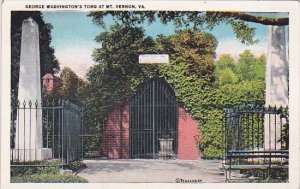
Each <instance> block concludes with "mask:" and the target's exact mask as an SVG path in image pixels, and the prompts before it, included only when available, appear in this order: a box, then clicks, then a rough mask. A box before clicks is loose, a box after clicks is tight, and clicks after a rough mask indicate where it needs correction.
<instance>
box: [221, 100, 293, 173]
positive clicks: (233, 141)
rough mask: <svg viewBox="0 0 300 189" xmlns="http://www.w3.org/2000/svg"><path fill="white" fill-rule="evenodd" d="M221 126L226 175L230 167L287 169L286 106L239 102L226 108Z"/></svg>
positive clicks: (287, 127)
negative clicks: (239, 103)
mask: <svg viewBox="0 0 300 189" xmlns="http://www.w3.org/2000/svg"><path fill="white" fill-rule="evenodd" d="M224 126H225V127H224V144H225V146H224V147H225V155H224V158H225V162H224V167H225V169H226V170H229V175H230V171H231V170H248V169H251V170H254V169H260V170H267V172H268V175H269V176H270V173H271V171H272V170H274V169H288V160H289V114H288V108H287V107H279V108H278V107H263V106H262V105H259V104H242V105H238V106H235V107H232V108H227V109H225V120H224ZM226 173H227V172H226ZM226 178H227V176H226ZM229 178H230V176H229Z"/></svg>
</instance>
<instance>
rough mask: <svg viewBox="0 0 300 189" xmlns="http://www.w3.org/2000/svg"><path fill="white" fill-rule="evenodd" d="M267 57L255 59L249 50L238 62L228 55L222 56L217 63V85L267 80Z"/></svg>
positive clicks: (240, 56)
mask: <svg viewBox="0 0 300 189" xmlns="http://www.w3.org/2000/svg"><path fill="white" fill-rule="evenodd" d="M265 66H266V57H265V55H261V56H259V57H255V56H254V54H252V53H251V52H250V51H249V50H245V51H244V52H243V53H241V54H240V55H239V59H238V60H237V61H236V60H234V58H232V57H231V56H230V55H228V54H222V55H221V56H220V58H219V59H218V60H217V61H216V69H215V77H216V80H217V82H216V84H218V85H223V84H234V83H237V82H241V81H246V80H261V81H263V80H264V79H265V72H266V67H265Z"/></svg>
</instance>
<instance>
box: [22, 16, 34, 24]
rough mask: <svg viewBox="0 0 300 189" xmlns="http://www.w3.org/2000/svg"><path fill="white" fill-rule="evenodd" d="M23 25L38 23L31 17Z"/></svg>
mask: <svg viewBox="0 0 300 189" xmlns="http://www.w3.org/2000/svg"><path fill="white" fill-rule="evenodd" d="M23 23H36V22H35V20H34V19H33V18H32V17H31V16H30V17H28V18H26V19H25V20H24V21H23Z"/></svg>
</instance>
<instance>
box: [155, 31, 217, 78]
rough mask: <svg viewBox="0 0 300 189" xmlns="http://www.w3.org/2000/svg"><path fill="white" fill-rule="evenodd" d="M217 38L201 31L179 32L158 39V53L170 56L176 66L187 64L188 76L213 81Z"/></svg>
mask: <svg viewBox="0 0 300 189" xmlns="http://www.w3.org/2000/svg"><path fill="white" fill-rule="evenodd" d="M217 45H218V42H217V40H216V38H215V37H214V36H213V35H211V34H209V33H205V32H202V31H200V30H199V29H185V30H177V31H176V33H175V34H174V35H171V36H168V37H165V36H163V35H160V36H159V37H158V39H157V49H158V53H162V54H169V55H170V59H171V61H173V63H175V64H185V66H187V71H189V72H190V73H188V74H196V75H199V76H201V77H203V78H204V77H206V78H207V79H208V80H209V81H212V80H213V77H212V76H213V70H214V58H215V56H216V53H215V50H216V48H217Z"/></svg>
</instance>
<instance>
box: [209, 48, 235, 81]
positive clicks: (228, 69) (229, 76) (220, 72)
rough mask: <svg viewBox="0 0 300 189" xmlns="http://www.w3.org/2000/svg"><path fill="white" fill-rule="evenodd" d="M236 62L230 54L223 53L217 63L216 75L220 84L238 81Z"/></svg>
mask: <svg viewBox="0 0 300 189" xmlns="http://www.w3.org/2000/svg"><path fill="white" fill-rule="evenodd" d="M235 72H236V62H235V60H234V59H233V58H232V57H231V56H230V55H229V54H221V55H220V57H219V59H218V60H217V61H216V63H215V70H214V75H215V77H216V81H217V84H218V85H223V84H229V83H236V82H237V81H238V77H237V76H236V74H235Z"/></svg>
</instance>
